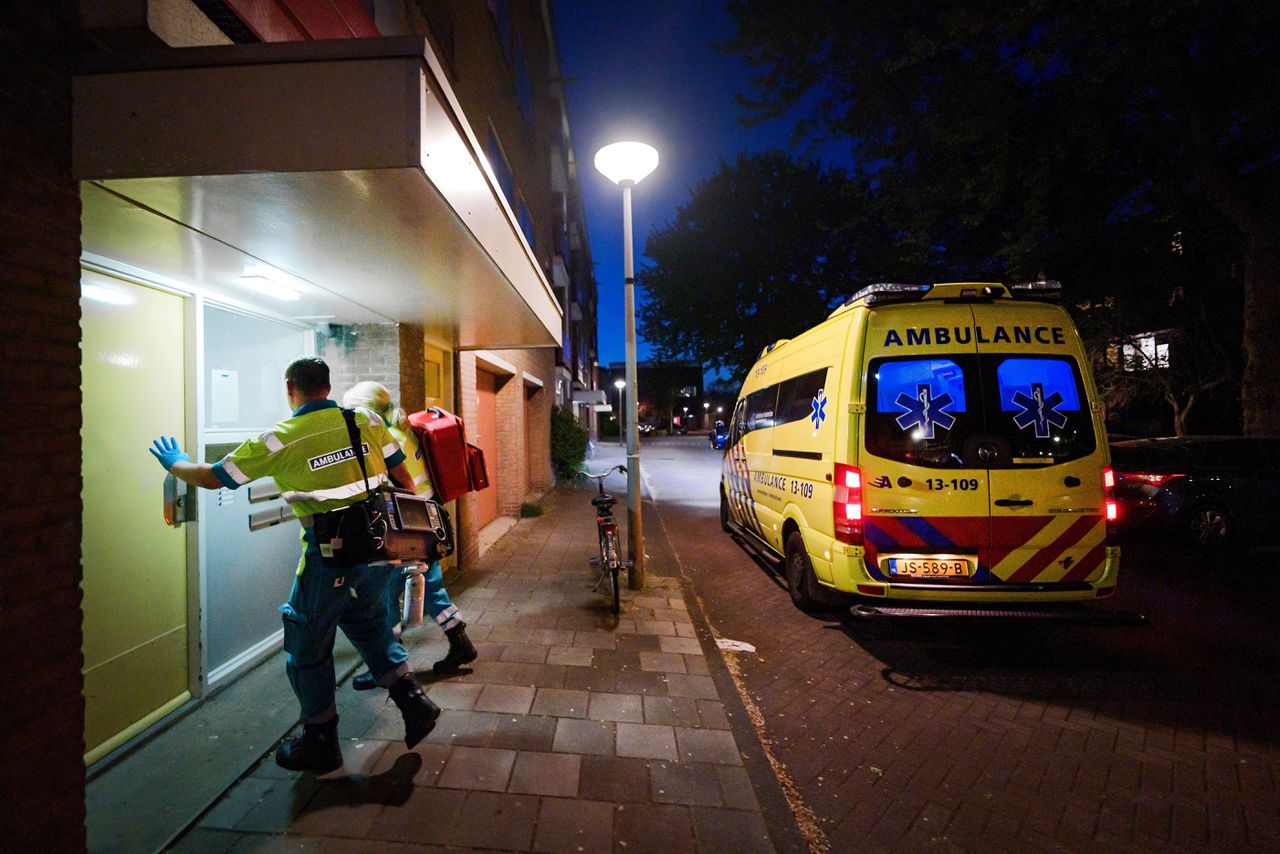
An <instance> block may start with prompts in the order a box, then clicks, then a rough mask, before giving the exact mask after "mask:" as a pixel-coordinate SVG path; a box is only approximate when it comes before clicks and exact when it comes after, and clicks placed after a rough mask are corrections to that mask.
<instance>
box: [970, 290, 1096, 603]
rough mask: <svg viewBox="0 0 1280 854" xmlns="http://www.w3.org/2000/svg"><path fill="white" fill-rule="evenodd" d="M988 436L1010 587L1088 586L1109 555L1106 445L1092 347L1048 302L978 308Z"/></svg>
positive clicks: (979, 450)
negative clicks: (1086, 358) (1087, 353)
mask: <svg viewBox="0 0 1280 854" xmlns="http://www.w3.org/2000/svg"><path fill="white" fill-rule="evenodd" d="M974 314H975V318H976V321H975V329H974V331H975V339H976V341H977V346H978V353H979V363H980V380H981V383H982V387H983V398H984V408H985V410H986V420H987V430H986V435H985V436H983V437H982V438H981V440H980V441H979V444H978V445H977V446H976V448H974V449H973V453H975V454H976V456H978V457H979V458H981V459H982V462H983V463H984V464H985V465H986V466H987V467H988V469H989V477H990V492H991V547H990V551H989V552H988V554H987V555H985V557H984V560H983V563H984V564H985V565H986V566H987V567H988V568H989V569H990V571H991V573H992V574H993V575H994V576H995V577H996V578H998V579H1000V580H1001V581H1002V582H1004V583H1007V584H1069V583H1077V584H1083V583H1084V582H1085V581H1087V580H1089V579H1094V578H1096V577H1097V576H1098V575H1099V574H1100V573H1101V572H1102V570H1103V566H1104V562H1105V561H1104V558H1105V538H1106V520H1105V495H1104V489H1103V483H1102V478H1103V467H1104V464H1105V447H1104V444H1103V440H1102V439H1101V438H1100V435H1101V434H1100V431H1099V429H1098V425H1097V424H1096V423H1095V422H1096V419H1095V417H1094V413H1093V412H1092V408H1091V406H1090V402H1089V401H1090V399H1091V396H1090V394H1089V391H1088V389H1089V387H1090V386H1089V385H1087V377H1086V375H1085V374H1084V371H1086V370H1087V366H1086V365H1084V364H1082V359H1083V352H1084V351H1083V348H1082V347H1081V345H1080V343H1079V338H1078V336H1077V334H1076V331H1075V328H1074V326H1073V325H1072V324H1071V321H1070V320H1069V318H1068V317H1067V315H1066V313H1065V312H1064V311H1062V309H1060V308H1058V307H1057V306H1051V305H1046V304H1043V303H1027V302H1015V301H1000V302H998V303H994V304H990V305H982V306H975V309H974Z"/></svg>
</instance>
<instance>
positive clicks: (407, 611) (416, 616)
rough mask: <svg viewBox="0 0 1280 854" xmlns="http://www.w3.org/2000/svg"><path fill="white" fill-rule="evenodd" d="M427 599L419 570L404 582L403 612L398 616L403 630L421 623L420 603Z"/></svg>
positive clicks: (424, 584) (423, 580) (410, 574)
mask: <svg viewBox="0 0 1280 854" xmlns="http://www.w3.org/2000/svg"><path fill="white" fill-rule="evenodd" d="M426 598H427V582H426V580H425V579H423V577H422V571H421V570H420V569H418V570H414V571H413V572H410V573H409V575H408V576H407V577H406V578H405V580H404V612H403V613H402V614H401V615H400V616H401V622H402V623H403V624H404V626H405V628H409V627H410V626H417V625H420V624H421V623H422V603H423V601H424V600H425V599H426Z"/></svg>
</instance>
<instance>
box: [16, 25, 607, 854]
mask: <svg viewBox="0 0 1280 854" xmlns="http://www.w3.org/2000/svg"><path fill="white" fill-rule="evenodd" d="M17 7H18V8H16V9H14V10H13V11H12V13H11V14H10V15H8V16H7V18H8V20H7V21H6V26H5V28H4V34H3V38H4V42H5V46H6V50H8V51H10V54H11V55H13V56H15V57H16V58H17V59H18V60H19V61H20V62H21V63H22V64H23V66H24V68H25V69H26V70H27V72H28V73H25V74H23V75H20V76H16V77H11V78H10V81H9V82H10V83H11V84H12V85H10V86H9V87H8V88H7V89H6V91H5V94H4V98H5V100H6V109H7V110H8V112H9V114H10V115H11V116H22V117H23V121H20V122H14V123H11V125H10V126H8V127H6V130H5V134H4V139H3V150H4V152H5V155H6V158H7V160H8V162H9V163H10V164H11V168H10V169H7V170H5V173H4V176H3V181H4V182H5V185H6V189H7V192H6V194H5V196H4V199H3V201H2V202H0V216H3V217H4V218H5V220H6V222H7V223H8V227H7V229H6V230H7V231H8V232H9V235H8V236H9V241H8V243H7V245H6V246H5V247H4V248H2V249H0V274H2V275H3V282H4V288H5V291H6V305H7V306H9V311H7V312H6V313H5V316H4V320H3V322H4V325H5V329H4V331H5V333H6V335H5V338H6V341H7V342H8V344H7V346H6V351H5V359H4V366H3V371H4V378H5V397H6V402H8V403H9V404H10V406H11V407H12V408H11V412H16V411H19V410H22V409H26V410H27V411H29V412H31V413H32V414H33V415H34V414H35V413H37V412H38V413H40V415H39V418H38V420H40V421H41V422H42V426H41V427H40V429H39V430H38V431H28V430H20V429H18V428H17V425H16V420H15V419H8V420H7V421H6V425H5V427H4V428H3V429H4V431H5V434H6V442H5V454H6V461H8V462H15V463H16V460H17V459H18V458H24V459H26V460H27V463H26V465H28V466H29V465H30V464H31V461H32V460H35V459H38V460H41V461H42V462H43V464H44V465H45V466H46V472H47V473H48V480H49V482H50V483H49V486H48V487H47V488H41V489H38V490H34V491H30V490H27V491H23V490H18V489H16V488H14V489H9V490H6V493H5V499H4V500H5V516H6V526H11V525H12V526H15V530H14V532H13V536H10V537H6V539H7V542H8V547H9V551H10V556H9V557H8V558H7V559H6V561H5V564H6V566H5V569H4V573H5V576H4V585H3V587H2V588H0V606H2V607H0V611H3V617H2V618H0V640H2V641H3V642H4V643H3V647H4V648H5V656H6V660H5V673H6V682H8V683H9V686H10V689H11V690H12V689H14V688H16V687H17V686H23V688H22V690H23V691H24V692H25V694H26V696H25V697H24V701H23V702H22V703H5V704H4V705H5V709H4V712H3V715H4V718H3V720H2V721H0V723H2V724H3V725H4V726H3V729H4V730H5V731H6V733H7V736H6V738H7V739H8V740H11V741H12V744H13V746H14V749H12V750H5V751H4V754H5V760H4V761H5V768H4V772H5V777H4V779H5V780H6V781H11V780H25V779H34V780H35V782H34V785H33V786H31V787H30V788H29V789H24V790H22V791H15V792H14V795H13V797H9V796H8V789H6V792H7V794H6V798H5V803H6V809H9V810H14V811H15V812H16V813H19V814H21V815H22V818H23V820H22V822H21V823H19V824H18V825H11V826H17V827H22V828H27V829H29V830H30V831H31V833H32V834H36V835H33V836H32V837H31V838H33V839H35V838H39V839H40V840H41V841H42V844H44V845H46V846H49V847H51V850H52V849H58V850H61V849H64V848H71V849H74V848H77V847H80V845H82V844H83V841H82V838H83V837H82V834H83V830H82V828H80V825H81V824H82V819H83V780H84V767H85V763H88V764H89V765H92V764H93V763H95V762H98V761H101V760H102V759H103V758H104V757H108V756H109V755H110V754H111V753H112V751H115V750H119V749H121V747H122V746H123V745H126V744H128V743H130V741H131V740H133V739H136V738H139V737H145V735H146V733H147V732H148V731H149V730H150V729H151V728H153V727H155V726H156V725H157V724H159V723H161V722H163V721H164V720H165V719H166V718H167V716H169V715H172V714H174V713H175V712H176V711H178V710H180V709H181V708H183V707H184V706H185V705H186V704H188V703H191V702H198V701H199V699H200V698H201V697H203V696H205V695H207V694H208V693H209V692H210V691H213V690H215V689H217V688H219V687H221V686H223V685H225V684H228V683H229V682H230V681H232V680H234V679H235V678H237V676H239V675H240V674H241V673H243V672H245V671H246V670H247V669H248V668H250V667H252V666H253V665H254V664H256V663H257V662H259V661H261V660H262V659H263V658H264V657H266V656H269V655H271V654H273V653H274V652H275V651H276V650H277V649H278V648H279V643H280V631H279V625H278V619H277V618H276V616H275V613H274V607H273V606H272V603H273V602H276V601H282V600H283V598H284V597H285V596H286V595H287V593H288V587H289V584H290V581H291V577H292V570H293V567H294V566H295V565H296V561H297V548H298V547H297V537H298V529H297V523H296V522H295V521H294V520H293V519H292V516H291V514H290V513H289V512H288V509H287V507H286V506H285V505H284V504H283V502H282V501H281V499H280V497H279V494H278V490H276V489H274V487H273V484H271V483H270V482H269V481H267V482H262V483H257V484H254V485H253V486H252V487H250V488H248V489H246V490H241V491H238V492H236V493H230V492H225V491H223V492H205V493H201V494H196V493H195V492H194V491H193V492H192V494H190V495H189V496H182V497H183V498H184V499H185V501H184V503H185V509H184V513H185V517H186V520H185V521H184V522H183V523H182V524H181V525H180V526H179V527H171V526H168V525H166V524H165V523H164V521H163V519H162V504H163V498H164V496H163V477H162V476H163V472H162V471H160V470H159V469H158V468H157V467H156V466H155V464H154V461H152V460H151V459H150V458H149V456H148V455H147V454H146V447H147V444H148V443H149V441H150V439H151V438H152V437H154V436H155V435H159V434H161V433H164V434H165V435H172V436H175V437H178V438H179V439H180V440H181V441H182V444H183V446H184V447H185V448H187V449H188V450H189V452H190V453H191V455H192V457H193V458H194V459H202V460H214V459H217V458H219V457H220V456H221V455H222V454H223V453H225V452H226V451H227V450H228V449H230V448H231V447H234V446H235V445H236V444H238V443H239V442H240V441H242V440H243V439H245V438H248V437H250V436H253V435H257V434H258V433H260V432H262V431H263V430H265V429H267V428H268V427H269V426H270V425H271V424H272V423H274V422H275V421H276V420H278V419H279V418H280V417H282V416H284V415H287V411H286V410H287V404H286V403H285V400H284V394H283V388H282V381H281V377H282V373H283V370H284V367H285V365H287V364H288V362H289V361H290V360H292V359H293V358H295V357H296V356H297V355H299V354H303V353H315V354H319V355H322V356H324V357H325V358H326V359H327V360H328V361H329V362H330V364H331V366H332V368H333V382H334V394H335V396H340V395H341V394H342V392H343V391H344V390H345V389H346V388H347V387H349V386H350V385H351V384H353V383H354V382H356V381H359V380H363V379H376V380H379V381H382V382H383V383H384V384H386V385H387V386H388V387H389V388H391V390H392V392H393V394H395V395H396V396H397V397H398V398H399V400H400V401H401V403H402V405H403V406H404V407H405V408H406V409H409V410H410V411H412V410H415V409H420V408H423V407H425V406H428V405H439V406H443V407H445V408H449V409H452V410H454V411H456V412H458V413H459V414H461V415H462V416H463V417H464V418H465V419H466V421H467V425H468V433H469V439H470V440H471V441H473V442H475V443H476V444H478V445H480V446H481V447H482V448H484V450H485V452H486V456H487V458H488V461H489V468H490V477H491V482H492V484H493V485H492V486H491V488H490V489H488V490H485V491H483V492H480V493H476V494H472V495H468V496H465V497H464V498H463V499H461V500H460V501H459V502H458V503H457V505H456V507H454V519H455V521H456V523H457V526H458V534H459V542H460V546H461V548H460V551H459V555H458V560H457V565H458V566H460V567H462V568H465V566H466V564H467V562H468V561H469V560H473V559H474V558H475V556H476V555H477V553H478V551H479V549H480V548H481V547H482V545H483V544H484V543H485V542H486V540H487V539H491V538H492V536H493V531H495V530H499V529H501V526H502V523H503V519H504V517H511V516H513V515H515V514H516V513H517V512H518V509H519V506H520V504H521V502H522V501H524V500H527V499H528V498H529V497H530V496H537V495H540V494H541V493H542V492H543V491H545V490H546V489H547V488H549V487H550V486H551V484H552V472H551V465H550V459H549V430H550V427H549V423H550V408H551V406H552V405H553V404H554V403H557V402H559V403H562V404H565V405H573V404H574V393H575V391H581V390H583V389H590V388H591V386H592V385H593V384H594V377H593V371H592V370H591V366H592V365H593V363H594V358H595V353H594V348H595V340H594V335H595V332H594V329H595V321H594V310H595V284H594V280H593V278H592V272H591V264H590V258H589V250H588V249H587V240H586V225H585V223H584V221H583V214H582V205H581V199H580V194H579V192H578V188H577V162H576V159H575V156H574V151H573V145H572V139H571V137H570V134H569V123H568V118H567V115H566V112H565V105H564V100H563V98H562V94H561V89H560V87H561V81H560V76H559V69H558V65H557V59H556V48H555V40H554V33H553V28H552V22H551V16H550V10H549V7H548V4H547V3H546V2H537V0H524V2H519V1H518V0H515V1H509V0H490V2H468V1H467V0H456V2H444V1H443V0H441V2H431V3H399V2H397V3H387V2H359V0H331V2H319V0H214V2H194V0H147V2H141V0H94V2H88V0H84V2H81V3H79V4H78V5H77V4H74V3H70V2H66V0H62V1H61V2H49V3H45V2H41V3H34V2H19V3H18V4H17ZM582 408H583V409H585V408H586V407H582ZM18 420H20V419H18ZM41 652H43V653H44V655H40V654H39V653H41ZM50 655H52V656H54V657H55V659H56V660H55V661H54V662H52V663H50V662H49V661H46V658H47V657H48V656H50ZM26 686H30V687H29V688H28V687H26ZM81 697H83V700H82V699H81ZM37 712H40V713H39V714H37ZM36 769H40V772H39V774H35V771H36ZM33 775H34V777H33ZM37 831H38V834H37ZM23 838H25V837H23Z"/></svg>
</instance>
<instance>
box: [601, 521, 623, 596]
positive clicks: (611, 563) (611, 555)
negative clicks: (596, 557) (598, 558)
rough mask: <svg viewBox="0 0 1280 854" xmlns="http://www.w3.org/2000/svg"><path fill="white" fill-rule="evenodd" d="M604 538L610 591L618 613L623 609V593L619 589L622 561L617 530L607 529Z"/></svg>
mask: <svg viewBox="0 0 1280 854" xmlns="http://www.w3.org/2000/svg"><path fill="white" fill-rule="evenodd" d="M604 540H605V549H604V560H605V566H606V567H607V568H608V570H609V592H610V594H611V595H612V596H613V613H615V614H617V613H619V612H621V610H622V594H621V591H620V590H619V589H618V569H619V567H620V566H621V562H620V561H619V560H618V532H617V530H616V529H609V530H607V531H605V533H604Z"/></svg>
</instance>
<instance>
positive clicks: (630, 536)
mask: <svg viewBox="0 0 1280 854" xmlns="http://www.w3.org/2000/svg"><path fill="white" fill-rule="evenodd" d="M595 164H596V169H597V170H599V171H600V172H601V174H603V175H604V176H605V177H606V178H608V179H609V180H610V181H612V182H613V183H615V184H617V185H619V186H620V187H622V235H623V243H622V266H623V288H624V294H625V297H626V299H625V308H626V326H627V330H626V331H627V379H626V384H627V385H629V386H631V394H629V395H627V551H628V552H629V553H630V555H631V569H630V570H629V571H628V573H627V576H628V577H627V582H628V586H629V587H630V588H631V589H632V590H640V589H641V588H643V587H644V532H643V530H642V529H641V525H642V519H641V516H640V434H639V432H638V430H637V425H636V414H637V412H636V399H637V398H638V397H639V396H640V395H639V392H638V389H639V386H638V385H637V384H636V279H635V271H634V269H633V263H632V249H631V188H632V187H633V186H635V185H636V184H637V183H639V182H640V181H642V180H643V179H644V178H645V176H647V175H648V174H649V173H650V172H652V171H653V170H654V169H657V168H658V152H657V150H656V149H654V148H653V147H652V146H649V145H645V144H644V143H643V142H615V143H613V144H611V145H606V146H605V147H604V148H602V149H600V150H599V151H597V152H596V158H595ZM619 393H621V392H619Z"/></svg>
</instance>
